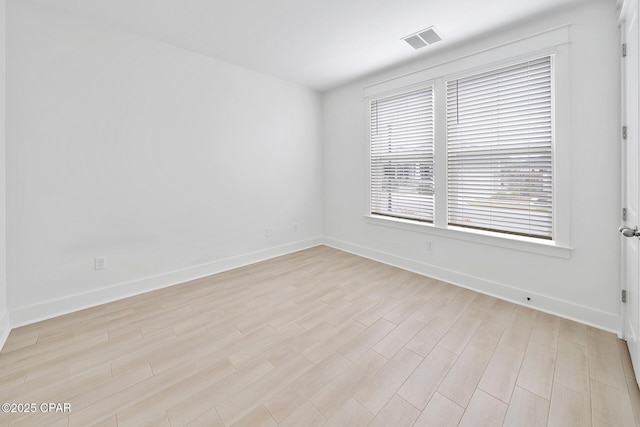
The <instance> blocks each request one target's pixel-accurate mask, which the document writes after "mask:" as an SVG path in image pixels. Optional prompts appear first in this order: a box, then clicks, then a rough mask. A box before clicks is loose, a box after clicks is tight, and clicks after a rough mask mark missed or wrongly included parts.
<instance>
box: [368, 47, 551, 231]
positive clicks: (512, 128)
mask: <svg viewBox="0 0 640 427" xmlns="http://www.w3.org/2000/svg"><path fill="white" fill-rule="evenodd" d="M552 59H553V57H552V56H551V55H548V56H544V57H542V58H536V59H532V60H525V61H523V62H519V63H517V64H515V65H509V66H503V67H501V68H494V69H492V70H489V71H485V72H480V73H476V74H467V75H464V74H458V75H461V76H462V77H459V78H457V76H458V75H457V76H456V78H452V77H447V75H444V76H442V77H438V78H436V79H435V80H431V81H432V82H433V83H432V84H431V85H430V86H428V87H424V85H425V83H423V87H421V88H419V89H416V86H413V89H405V90H404V91H400V92H398V91H397V90H396V91H395V92H391V93H392V95H380V96H373V97H371V98H369V104H368V105H369V113H370V122H369V124H370V154H371V157H370V170H371V175H370V178H371V182H370V185H371V187H370V188H371V199H370V200H371V203H370V214H371V215H373V216H378V217H379V216H382V217H387V218H388V217H394V218H401V219H406V220H411V221H422V222H428V223H432V224H434V226H435V227H437V228H451V226H455V227H462V228H466V229H476V230H484V231H489V232H492V233H499V234H494V235H502V236H504V235H505V234H510V235H519V236H525V237H528V238H534V239H535V240H536V241H540V240H541V239H544V240H553V239H554V223H553V219H554V194H553V189H554V177H553V162H554V152H553V114H552V112H553V107H552V105H553V100H552V93H553V91H552ZM449 75H450V74H449ZM401 90H402V89H401ZM382 93H385V92H382ZM386 93H387V94H388V93H389V92H386ZM434 117H435V118H439V119H437V120H435V119H434ZM434 147H435V153H436V156H435V157H434ZM434 159H435V160H434ZM441 168H442V169H441ZM438 171H441V172H440V173H438V174H436V172H438ZM434 177H437V179H438V181H435V180H434ZM458 229H459V228H458Z"/></svg>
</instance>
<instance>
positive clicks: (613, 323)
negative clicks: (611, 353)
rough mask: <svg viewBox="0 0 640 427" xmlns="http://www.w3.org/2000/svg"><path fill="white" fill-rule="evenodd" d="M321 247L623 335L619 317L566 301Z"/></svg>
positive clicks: (354, 249)
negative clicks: (529, 298) (528, 299)
mask: <svg viewBox="0 0 640 427" xmlns="http://www.w3.org/2000/svg"><path fill="white" fill-rule="evenodd" d="M324 244H325V245H327V246H331V247H333V248H336V249H340V250H343V251H345V252H350V253H352V254H355V255H359V256H362V257H365V258H369V259H372V260H374V261H379V262H382V263H384V264H388V265H392V266H394V267H399V268H402V269H404V270H409V271H412V272H414V273H417V274H421V275H423V276H429V277H432V278H434V279H438V280H442V281H443V282H448V283H451V284H453V285H457V286H460V287H463V288H467V289H471V290H474V291H478V292H481V293H483V294H487V295H491V296H494V297H496V298H500V299H503V300H507V301H510V302H513V303H515V304H519V305H522V306H525V307H531V308H534V309H536V310H540V311H544V312H546V313H550V314H554V315H556V316H560V317H563V318H566V319H570V320H574V321H576V322H580V323H584V324H586V325H589V326H594V327H596V328H599V329H604V330H606V331H609V332H613V333H614V334H616V335H618V337H621V336H622V331H621V330H620V325H621V319H620V316H619V315H616V314H613V313H606V312H603V311H600V310H595V309H593V308H589V307H585V306H582V305H579V304H574V303H572V302H569V301H563V300H559V299H556V298H552V297H548V296H545V295H541V294H536V293H533V292H530V291H525V290H522V289H518V288H514V287H512V286H509V285H505V284H502V283H497V282H493V281H490V280H486V279H483V278H480V277H475V276H471V275H467V274H463V273H460V272H457V271H453V270H448V269H445V268H441V267H437V266H435V265H431V264H427V263H423V262H418V261H415V260H411V259H408V258H404V257H400V256H397V255H392V254H389V253H386V252H382V251H379V250H376V249H371V248H366V247H363V246H359V245H355V244H352V243H349V242H345V241H341V240H338V239H334V238H330V237H325V238H324ZM527 297H531V303H527V302H526V301H527V300H526V298H527Z"/></svg>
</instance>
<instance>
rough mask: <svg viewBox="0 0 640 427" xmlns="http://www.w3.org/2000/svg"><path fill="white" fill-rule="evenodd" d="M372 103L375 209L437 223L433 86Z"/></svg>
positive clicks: (373, 204)
mask: <svg viewBox="0 0 640 427" xmlns="http://www.w3.org/2000/svg"><path fill="white" fill-rule="evenodd" d="M370 107H371V108H370V113H371V121H370V123H371V213H372V214H376V215H385V216H391V217H398V218H407V219H414V220H420V221H429V222H431V221H433V88H432V87H427V88H422V89H418V90H414V91H411V92H407V93H402V94H399V95H393V96H389V97H386V98H378V99H375V100H372V101H371V103H370Z"/></svg>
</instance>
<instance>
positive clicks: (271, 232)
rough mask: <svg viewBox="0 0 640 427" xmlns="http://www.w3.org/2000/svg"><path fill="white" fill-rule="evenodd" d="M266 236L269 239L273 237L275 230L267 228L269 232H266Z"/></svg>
mask: <svg viewBox="0 0 640 427" xmlns="http://www.w3.org/2000/svg"><path fill="white" fill-rule="evenodd" d="M265 235H266V236H267V237H271V236H273V228H267V231H266V233H265Z"/></svg>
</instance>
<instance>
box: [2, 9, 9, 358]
mask: <svg viewBox="0 0 640 427" xmlns="http://www.w3.org/2000/svg"><path fill="white" fill-rule="evenodd" d="M6 4H7V3H6V1H5V0H0V349H1V348H2V345H3V344H4V342H5V340H6V339H7V337H8V336H9V332H10V325H9V312H8V310H7V280H6V279H7V275H6V272H7V265H6V256H7V251H6V248H7V246H6V244H7V239H6V236H7V229H6V222H5V221H6V203H5V202H6V173H5V172H6V163H5V129H6V125H5V123H6V120H5V118H6V115H5V111H6V101H5V100H6V90H5V87H6V60H5V57H6V55H5V50H6V49H5V46H6V39H7V38H6V30H5V16H6Z"/></svg>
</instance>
